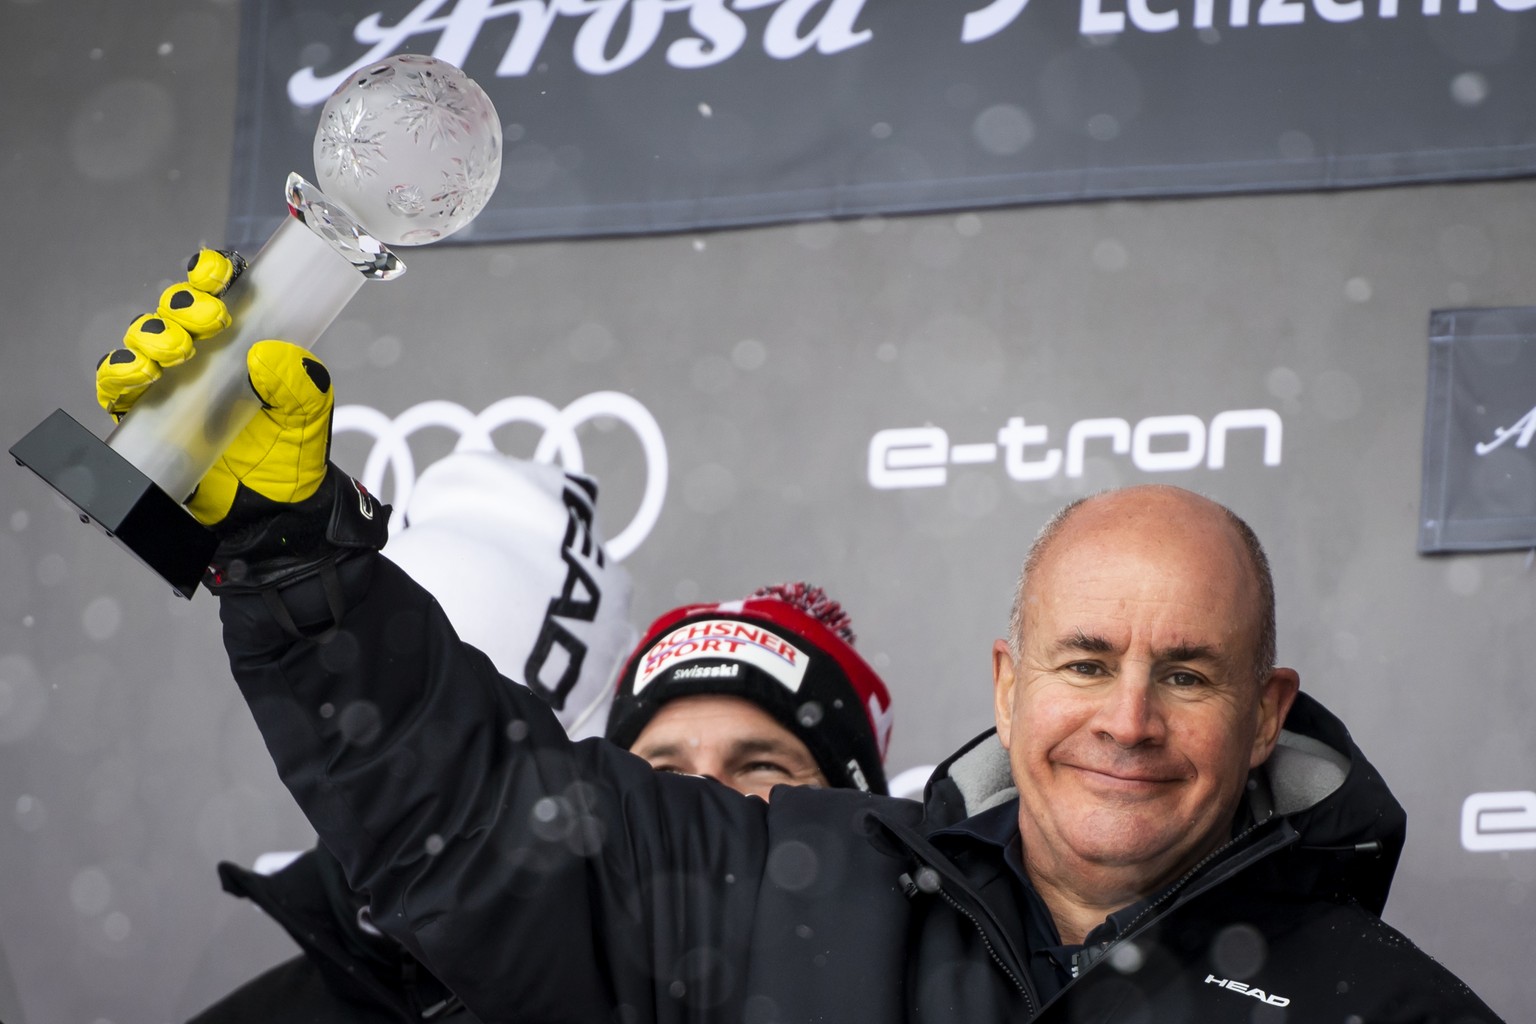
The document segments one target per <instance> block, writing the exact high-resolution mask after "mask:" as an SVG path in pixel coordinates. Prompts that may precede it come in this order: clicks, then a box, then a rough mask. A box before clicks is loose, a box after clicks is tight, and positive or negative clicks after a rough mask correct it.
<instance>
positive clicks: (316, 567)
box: [96, 249, 390, 616]
mask: <svg viewBox="0 0 1536 1024" xmlns="http://www.w3.org/2000/svg"><path fill="white" fill-rule="evenodd" d="M243 268H244V261H243V260H242V259H241V258H240V256H239V255H238V254H236V253H226V252H219V251H217V250H213V249H204V250H202V251H201V252H199V253H198V254H197V255H196V256H194V257H193V258H192V259H191V260H190V261H189V262H188V265H187V274H188V279H187V281H185V282H183V283H181V284H177V285H173V286H171V287H170V288H167V289H166V290H165V292H164V293H163V294H162V295H161V297H160V304H159V307H158V308H157V309H156V310H155V312H154V313H150V314H146V315H145V316H142V317H139V318H137V319H136V320H134V322H133V324H132V325H131V326H130V327H129V329H128V332H127V334H126V335H125V336H124V338H123V347H122V348H120V349H117V350H115V351H113V352H110V353H108V354H107V355H106V356H104V357H103V358H102V359H101V361H100V362H99V363H97V365H96V397H97V401H98V402H100V403H101V406H102V408H103V409H106V410H107V412H109V413H110V414H112V416H113V417H114V418H116V419H121V418H122V417H123V416H124V415H125V414H126V413H127V412H128V411H129V410H131V409H132V408H133V405H134V403H135V402H136V401H138V399H139V397H140V396H141V395H142V394H143V393H144V391H145V389H146V388H148V387H149V386H150V385H151V384H153V383H154V382H155V381H156V380H158V379H159V378H160V375H161V369H162V367H165V366H174V365H176V364H178V363H181V362H184V361H186V360H187V359H190V358H194V357H195V355H196V346H197V343H198V342H201V341H206V340H208V339H210V338H213V337H214V336H215V335H217V334H218V333H219V331H221V330H223V329H224V328H226V327H228V326H229V324H230V315H229V311H228V309H227V308H226V307H225V305H224V302H223V301H222V300H221V299H220V298H219V295H220V294H222V293H223V291H224V290H225V289H226V288H228V286H229V285H230V284H231V283H233V281H234V280H235V279H236V278H237V277H238V276H239V274H240V272H241V270H242V269H243ZM246 369H247V371H248V373H249V378H248V379H249V381H250V385H251V390H252V391H253V392H254V393H255V395H256V397H257V398H258V399H260V401H261V409H260V411H258V412H257V414H256V416H255V417H254V418H253V419H252V420H251V422H250V424H249V425H248V426H246V428H245V429H244V430H242V431H241V432H240V434H239V435H238V436H237V437H236V438H235V440H234V441H233V442H231V443H230V446H229V448H228V449H226V450H225V452H224V454H223V455H222V456H221V457H220V458H219V461H218V462H217V463H216V464H215V465H214V466H213V468H212V469H210V470H209V471H208V473H207V474H206V475H205V476H204V477H203V479H202V480H201V481H200V482H199V483H198V485H197V488H196V489H195V490H194V491H193V493H192V494H191V495H190V496H189V497H188V498H187V499H186V505H187V509H188V511H190V512H191V513H192V514H193V515H194V516H196V517H197V519H198V521H199V522H201V523H203V524H204V525H205V526H209V527H210V528H212V529H213V530H214V532H215V533H217V534H218V536H219V538H220V542H219V547H218V549H217V550H216V552H215V554H214V560H213V565H212V566H210V571H209V574H208V576H207V577H205V582H206V583H207V584H208V586H209V587H210V588H212V589H213V590H215V591H216V592H222V593H234V592H241V591H255V590H266V589H272V588H277V587H283V586H287V585H290V584H292V583H294V582H296V581H298V580H302V579H305V578H307V577H309V576H312V575H317V574H318V575H327V574H329V575H331V576H332V578H334V566H335V565H336V564H337V563H339V562H341V561H344V560H345V559H347V558H349V557H351V556H352V555H355V554H358V553H361V552H363V551H369V550H377V549H378V548H381V547H383V546H384V541H385V540H386V538H387V537H388V524H389V513H390V509H389V506H388V505H382V504H380V503H379V502H378V501H377V500H376V499H374V497H373V496H372V495H370V494H369V493H368V492H367V491H365V490H364V489H363V488H362V487H361V485H359V484H358V483H357V482H356V481H354V480H351V479H350V478H348V477H347V476H346V474H344V473H342V472H341V471H340V470H338V469H336V468H335V467H334V466H332V465H330V462H329V458H330V446H331V415H332V411H333V409H334V407H335V400H336V396H335V392H334V390H333V389H332V387H331V375H330V372H329V371H328V370H327V369H326V367H325V364H324V363H322V362H320V360H318V359H316V358H315V357H314V355H312V354H311V353H309V352H308V351H306V350H305V349H303V348H300V347H299V346H297V345H294V344H291V343H289V342H286V341H276V340H267V341H259V342H256V343H255V344H254V345H252V346H251V348H250V351H249V353H248V354H247V356H246ZM339 614H340V613H339V611H336V615H338V616H339Z"/></svg>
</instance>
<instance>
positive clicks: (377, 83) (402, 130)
mask: <svg viewBox="0 0 1536 1024" xmlns="http://www.w3.org/2000/svg"><path fill="white" fill-rule="evenodd" d="M315 173H316V176H317V177H318V178H319V181H318V184H319V186H320V188H321V189H322V190H323V191H324V192H325V194H326V196H327V197H328V198H330V199H332V200H334V201H336V202H338V203H340V204H341V205H342V206H344V207H346V208H347V209H348V210H350V211H351V212H352V214H353V215H354V216H355V217H356V218H357V220H358V221H359V223H361V224H362V226H363V227H365V228H366V229H367V230H368V231H369V232H370V233H371V234H373V235H374V237H376V238H378V239H379V240H380V241H382V242H384V243H385V244H386V245H422V244H425V243H427V242H435V241H437V240H439V239H442V238H447V237H448V236H449V235H451V234H453V233H454V232H455V231H457V230H459V229H460V228H462V227H463V226H464V225H466V224H468V223H469V222H470V221H471V220H473V219H474V218H475V216H476V215H477V214H479V212H480V211H481V210H483V209H484V208H485V204H486V203H487V202H488V201H489V200H490V198H491V193H492V192H493V191H494V190H495V188H496V182H497V180H498V179H500V177H501V119H500V118H498V117H497V116H496V108H495V107H494V106H492V104H491V100H490V97H488V96H486V94H485V90H483V89H481V88H480V86H479V85H477V84H476V83H475V82H474V80H473V79H471V78H470V77H469V76H468V75H466V74H464V72H462V71H460V70H459V69H458V68H456V67H454V66H453V65H452V64H449V63H447V62H446V61H441V60H438V59H437V58H435V57H427V56H423V55H420V54H414V53H401V54H396V55H394V56H393V57H388V58H386V59H384V60H382V61H380V62H379V63H377V64H373V65H371V66H369V67H366V68H363V69H361V70H359V71H358V72H357V73H355V74H353V75H352V76H351V77H350V78H348V79H347V80H346V81H345V82H343V83H342V84H341V85H340V86H338V87H337V89H336V91H335V92H334V93H332V94H331V97H330V99H328V100H326V101H325V106H324V108H322V109H321V111H320V126H319V128H318V129H316V131H315Z"/></svg>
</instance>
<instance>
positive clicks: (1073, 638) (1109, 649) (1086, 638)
mask: <svg viewBox="0 0 1536 1024" xmlns="http://www.w3.org/2000/svg"><path fill="white" fill-rule="evenodd" d="M1056 649H1057V650H1058V651H1086V652H1087V653H1089V654H1110V653H1113V651H1114V649H1115V645H1114V644H1112V643H1110V642H1109V640H1107V639H1106V638H1104V637H1102V636H1099V635H1098V634H1097V633H1095V634H1092V635H1089V634H1087V633H1084V632H1083V631H1082V630H1080V629H1075V630H1073V631H1072V632H1071V633H1069V634H1067V635H1066V636H1063V637H1061V638H1060V639H1058V640H1057V641H1056Z"/></svg>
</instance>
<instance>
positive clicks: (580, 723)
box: [189, 452, 891, 1024]
mask: <svg viewBox="0 0 1536 1024" xmlns="http://www.w3.org/2000/svg"><path fill="white" fill-rule="evenodd" d="M595 491H596V488H595V485H594V484H593V483H592V482H591V481H590V480H588V479H586V478H583V477H578V476H574V475H570V474H566V473H563V472H562V471H561V470H560V469H559V468H558V467H555V466H550V465H542V464H537V463H531V462H525V461H522V460H518V459H512V458H507V457H504V456H500V455H496V454H492V453H480V452H477V453H464V454H457V455H451V456H449V457H447V458H445V459H443V460H441V461H440V462H437V463H434V464H433V465H432V466H431V467H429V468H428V469H427V470H426V471H425V472H424V473H423V474H422V476H421V479H420V480H419V481H418V482H417V485H416V489H415V490H414V491H413V492H412V495H411V503H410V505H409V506H408V510H407V515H406V517H405V518H406V521H407V523H408V525H407V526H406V528H404V529H402V530H401V531H400V532H399V533H398V534H397V535H396V536H395V537H394V538H393V539H392V540H391V542H390V560H391V561H393V562H394V563H395V564H397V565H399V566H400V567H401V568H402V569H404V570H405V571H406V572H408V573H409V574H410V575H411V576H412V578H414V579H415V580H416V581H417V582H418V583H421V584H422V585H423V586H424V587H426V588H427V589H428V590H429V591H431V592H432V594H433V596H434V597H435V598H436V599H437V601H438V603H439V604H440V605H441V606H442V608H443V610H444V612H445V614H446V615H447V616H448V617H449V619H450V620H451V621H452V623H453V626H454V629H455V631H456V632H457V633H458V634H459V635H460V637H461V638H463V639H464V640H466V641H467V642H469V643H472V644H474V646H475V647H477V648H478V649H480V650H481V651H483V652H484V653H485V654H487V655H488V656H490V658H491V660H492V662H493V663H494V664H495V665H496V667H497V668H498V669H499V670H500V671H501V673H502V675H503V676H506V677H507V678H509V679H511V680H515V681H517V682H523V681H525V680H530V681H531V682H532V684H533V685H532V686H531V688H532V689H533V690H534V691H535V692H536V693H538V694H539V695H540V696H541V697H543V698H544V699H545V701H546V703H548V704H549V705H550V706H551V707H552V708H554V710H555V712H556V715H557V717H558V718H559V720H560V724H561V725H562V726H563V727H564V729H565V731H566V732H567V734H569V735H571V736H572V738H582V737H590V736H594V735H596V733H595V732H594V728H596V729H601V727H602V725H603V723H604V722H605V720H606V724H607V736H608V739H610V740H612V741H614V742H617V743H618V744H619V745H621V746H623V747H625V748H626V749H632V750H633V751H634V752H635V753H638V754H640V755H641V756H642V757H644V758H645V759H646V760H647V761H649V762H651V764H652V766H653V767H655V768H657V769H658V770H664V771H676V772H679V773H681V774H685V775H705V776H709V777H711V778H714V779H717V780H718V781H720V782H722V783H724V784H725V785H727V786H729V787H731V788H733V789H736V790H738V791H739V792H741V793H744V794H746V795H749V796H760V797H764V798H766V797H767V796H768V794H769V791H770V790H771V789H772V788H773V787H774V786H776V785H819V786H832V787H842V788H849V789H860V790H864V791H867V792H875V793H882V794H883V793H885V791H886V785H885V770H884V766H883V760H884V755H885V751H886V747H887V744H888V742H889V738H890V723H891V715H890V704H891V701H890V693H889V691H888V690H887V689H886V686H885V683H884V682H882V681H881V679H880V677H879V676H878V675H877V674H876V673H875V671H874V670H873V669H872V668H870V667H869V665H868V664H867V663H865V661H864V660H863V659H862V658H861V657H860V656H859V655H858V653H857V652H856V651H855V650H854V649H853V642H854V634H853V631H852V628H851V626H850V623H849V617H848V615H847V613H846V612H844V611H843V609H842V606H841V605H839V604H838V603H837V602H835V601H832V600H830V599H829V598H828V597H827V596H826V594H825V593H824V592H823V591H822V590H821V589H820V588H819V587H812V586H809V585H807V584H805V583H795V584H788V585H781V586H771V587H763V588H761V589H759V590H757V591H756V592H754V593H753V594H752V596H751V597H749V598H747V599H746V600H743V601H731V602H725V603H722V604H715V605H708V604H700V605H690V606H686V607H681V608H677V609H674V610H672V611H670V612H667V613H666V614H664V615H662V616H661V617H660V618H658V619H657V620H656V621H655V622H654V623H653V624H652V625H651V628H650V630H649V631H648V632H647V633H646V635H645V636H644V637H643V638H641V640H640V642H639V644H638V645H636V646H634V649H633V650H632V651H629V652H628V653H627V655H626V648H625V647H622V646H618V645H619V644H632V643H633V641H634V637H635V631H634V629H633V627H632V626H630V625H629V622H628V614H629V598H630V582H629V577H628V573H627V572H626V571H625V570H624V569H623V567H622V566H620V565H618V564H617V563H615V562H613V561H612V560H611V559H609V558H607V557H606V555H605V554H604V552H603V549H602V544H601V538H600V537H597V535H596V534H595V533H592V537H593V541H594V544H593V546H592V548H591V550H590V551H588V553H587V555H586V557H585V558H583V560H582V566H581V575H582V578H583V587H582V589H583V591H584V593H585V597H586V599H587V600H586V602H585V603H586V604H587V605H589V606H590V609H589V611H590V614H589V615H585V616H580V617H573V616H571V615H565V616H560V617H558V618H557V619H556V626H557V627H558V635H559V636H560V637H561V640H562V642H561V645H560V646H561V647H562V653H563V654H564V655H565V657H564V658H563V659H561V660H560V662H559V665H558V666H556V665H555V659H553V658H550V657H548V656H541V655H540V652H541V651H542V650H544V649H545V648H546V647H548V646H549V645H548V644H545V643H542V642H541V638H542V637H547V636H549V635H550V633H551V627H550V622H551V616H552V615H553V613H554V612H555V611H557V610H560V609H561V608H562V607H564V608H565V609H566V610H567V611H569V610H570V609H571V605H570V603H569V602H566V603H565V604H564V605H562V597H563V595H564V594H565V592H566V579H567V575H568V571H569V570H568V564H569V562H568V560H569V559H570V558H571V557H572V553H571V551H570V550H569V549H570V547H571V546H572V545H570V544H569V543H567V541H568V539H569V538H570V537H571V536H572V534H573V533H575V534H578V535H580V534H581V533H583V532H585V531H592V530H593V529H594V527H593V522H592V521H593V519H594V517H595V505H594V502H595ZM572 523H576V524H577V525H579V526H580V528H581V529H580V530H576V531H573V530H571V529H570V526H571V524H572ZM465 564H472V565H475V566H476V567H477V571H476V572H475V573H472V574H465V573H462V572H461V571H460V567H461V566H463V565H465ZM577 651H579V652H580V656H579V657H572V656H571V654H572V652H577ZM616 675H617V676H618V677H619V680H618V685H617V687H616V688H615V686H614V685H613V682H612V680H613V679H614V677H615V676H616ZM562 679H565V680H568V685H564V686H562V685H561V680H562ZM525 685H527V684H526V683H525ZM219 876H220V878H221V880H222V882H223V885H224V888H225V889H226V890H227V891H228V892H230V893H232V894H234V895H236V896H240V897H243V898H245V899H249V900H251V901H252V902H253V903H255V904H257V905H258V906H260V907H261V908H262V909H263V910H264V911H266V913H267V914H268V915H269V916H271V917H272V918H273V919H274V920H276V921H277V922H278V923H280V924H281V925H282V926H283V927H284V928H285V929H287V930H288V932H289V933H290V934H291V935H292V936H293V938H294V940H295V941H296V942H297V943H298V944H299V946H300V947H301V949H302V950H303V953H302V955H300V956H296V957H293V958H292V959H290V960H287V961H285V962H283V963H281V964H279V965H277V966H276V967H274V968H272V969H271V970H269V971H267V972H265V973H263V974H262V975H260V976H258V977H257V978H255V979H253V980H251V981H250V982H248V983H246V984H245V985H243V986H241V987H240V988H238V989H237V990H235V991H234V992H232V993H230V994H229V995H228V996H226V997H224V998H223V999H221V1000H219V1001H218V1002H217V1003H215V1004H214V1005H212V1006H210V1007H208V1008H207V1009H205V1010H203V1011H202V1012H201V1013H199V1014H198V1015H197V1016H196V1017H195V1018H193V1019H192V1020H191V1021H190V1022H189V1024H257V1022H262V1024H266V1022H269V1021H272V1020H274V1019H276V1020H289V1019H292V1020H302V1021H305V1022H306V1024H333V1022H334V1024H340V1022H342V1021H347V1022H351V1024H363V1022H379V1024H383V1022H386V1021H395V1020H402V1019H410V1020H428V1021H437V1022H442V1024H461V1022H462V1024H469V1022H472V1021H473V1020H475V1018H474V1017H473V1016H471V1015H470V1013H469V1011H468V1010H466V1009H465V1008H464V1006H463V1004H462V1003H460V1002H459V1001H458V1000H457V999H456V998H454V996H453V994H452V993H451V992H449V991H448V989H447V988H446V987H445V986H443V985H442V983H441V982H439V981H438V980H437V979H436V978H435V977H434V976H433V975H432V973H431V972H430V971H428V970H427V968H426V967H425V966H424V965H423V964H421V963H420V962H419V961H418V960H416V959H415V958H414V957H413V956H412V955H411V954H410V953H409V952H407V951H406V949H405V948H404V947H403V946H401V945H400V944H399V943H397V942H395V941H394V940H393V939H390V938H388V937H387V936H385V935H383V934H382V933H381V932H380V931H379V930H378V929H377V928H376V927H374V926H373V924H372V922H371V920H370V917H369V914H368V911H367V909H366V908H367V900H366V899H365V898H364V897H363V896H361V895H359V894H357V893H354V892H353V891H352V890H351V889H350V888H349V887H348V886H347V884H346V879H345V878H344V877H343V875H342V872H341V868H340V866H339V865H338V864H337V863H336V860H335V858H333V857H332V856H331V855H330V854H329V853H328V852H327V851H326V850H325V849H324V847H317V848H315V849H313V850H310V851H308V852H306V853H304V854H302V855H300V856H298V857H297V858H295V859H294V860H293V861H292V862H291V863H289V864H287V865H286V866H284V867H283V868H282V869H281V870H279V871H277V872H276V873H274V874H270V875H268V874H264V873H261V872H257V871H248V870H246V869H244V868H241V867H239V866H238V865H234V864H228V863H225V864H220V865H219Z"/></svg>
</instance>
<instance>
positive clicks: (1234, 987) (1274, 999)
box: [1205, 974, 1291, 1006]
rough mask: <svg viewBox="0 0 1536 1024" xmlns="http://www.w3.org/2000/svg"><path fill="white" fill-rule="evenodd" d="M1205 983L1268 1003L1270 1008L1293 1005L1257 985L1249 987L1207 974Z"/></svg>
mask: <svg viewBox="0 0 1536 1024" xmlns="http://www.w3.org/2000/svg"><path fill="white" fill-rule="evenodd" d="M1205 983H1206V984H1207V985H1219V986H1220V987H1222V988H1224V989H1226V990H1227V991H1228V992H1236V993H1237V994H1238V995H1242V996H1252V997H1253V998H1255V999H1257V1000H1258V1001H1259V1002H1261V1003H1268V1004H1269V1005H1270V1006H1290V1005H1291V1001H1290V1000H1289V999H1287V998H1286V997H1285V996H1272V995H1270V994H1269V993H1268V992H1265V991H1264V990H1263V989H1261V988H1259V987H1257V986H1255V985H1249V984H1247V983H1245V982H1241V981H1228V980H1227V979H1226V978H1218V977H1216V975H1214V974H1207V975H1206V976H1205Z"/></svg>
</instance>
